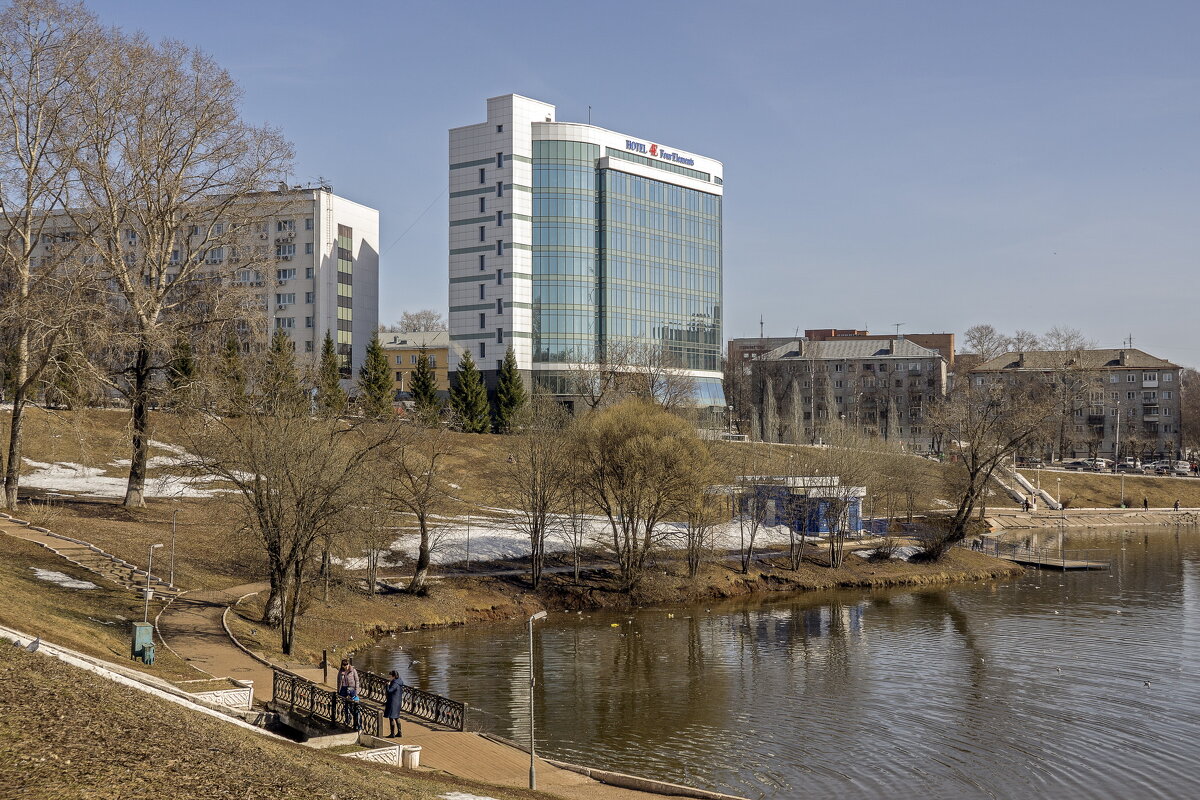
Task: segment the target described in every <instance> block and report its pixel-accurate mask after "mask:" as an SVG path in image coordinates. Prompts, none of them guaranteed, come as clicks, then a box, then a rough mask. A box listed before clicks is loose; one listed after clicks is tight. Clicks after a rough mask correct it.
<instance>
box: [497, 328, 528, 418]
mask: <svg viewBox="0 0 1200 800" xmlns="http://www.w3.org/2000/svg"><path fill="white" fill-rule="evenodd" d="M527 399H528V398H527V397H526V395H525V384H524V383H522V382H521V374H520V373H519V372H517V354H516V353H514V352H513V349H512V345H509V346H508V350H507V351H506V352H505V353H504V363H503V364H501V365H500V374H499V376H498V378H497V383H496V433H508V432H509V431H510V430H511V429H512V424H513V419H514V418H515V417H516V415H517V412H518V411H520V410H521V408H522V407H523V406H524V405H525V402H526V400H527Z"/></svg>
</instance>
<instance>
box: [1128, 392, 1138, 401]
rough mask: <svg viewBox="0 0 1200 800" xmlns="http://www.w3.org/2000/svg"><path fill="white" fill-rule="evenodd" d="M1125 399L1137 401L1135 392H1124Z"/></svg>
mask: <svg viewBox="0 0 1200 800" xmlns="http://www.w3.org/2000/svg"><path fill="white" fill-rule="evenodd" d="M1125 399H1126V400H1136V399H1137V392H1126V393H1125Z"/></svg>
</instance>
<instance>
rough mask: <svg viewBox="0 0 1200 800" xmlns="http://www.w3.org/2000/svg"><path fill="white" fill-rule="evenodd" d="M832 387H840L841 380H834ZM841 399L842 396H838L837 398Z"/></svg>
mask: <svg viewBox="0 0 1200 800" xmlns="http://www.w3.org/2000/svg"><path fill="white" fill-rule="evenodd" d="M833 388H835V389H840V388H842V382H841V381H834V382H833ZM841 399H842V398H840V397H839V398H838V400H839V401H840V400H841Z"/></svg>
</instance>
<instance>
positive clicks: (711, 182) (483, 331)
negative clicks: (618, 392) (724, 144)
mask: <svg viewBox="0 0 1200 800" xmlns="http://www.w3.org/2000/svg"><path fill="white" fill-rule="evenodd" d="M723 175H724V169H723V167H722V165H721V162H719V161H715V160H713V159H710V158H705V157H703V156H699V155H696V154H694V153H689V152H685V151H682V150H677V149H675V148H674V147H665V146H663V145H661V144H659V143H657V142H655V141H654V140H651V139H644V138H640V137H634V136H630V135H627V134H623V133H615V132H613V131H609V130H605V129H604V128H599V127H596V126H593V125H585V124H580V123H568V122H557V121H556V120H555V109H554V106H552V105H549V104H548V103H542V102H539V101H537V100H531V99H529V98H527V97H521V96H519V95H511V94H510V95H503V96H501V97H493V98H491V99H489V100H488V101H487V120H486V121H485V122H480V123H477V124H474V125H468V126H466V127H462V128H454V129H452V130H451V131H450V237H449V239H450V241H449V249H450V256H449V265H450V275H449V277H450V284H449V300H450V343H451V347H450V369H451V370H454V369H456V368H457V365H458V360H459V358H460V356H461V353H462V352H463V351H465V350H468V349H469V350H470V351H471V354H472V356H473V357H474V360H475V362H476V364H477V365H478V366H479V368H480V369H481V370H482V371H483V373H484V376H485V378H486V379H487V380H488V383H489V385H490V386H494V384H495V377H496V371H497V370H498V369H499V366H500V362H501V361H502V360H503V358H504V353H505V350H506V349H507V348H508V347H509V346H510V345H511V346H512V347H513V350H514V352H515V354H516V357H517V364H518V367H519V369H520V370H521V371H522V374H523V375H525V376H526V378H527V380H528V382H529V383H530V384H532V385H536V386H540V387H542V388H544V389H546V390H548V391H551V392H553V393H554V394H557V395H559V396H561V397H563V398H564V400H565V401H566V402H568V403H570V402H571V401H570V395H571V381H570V374H571V369H572V365H575V364H580V363H584V364H586V363H597V362H601V363H603V362H605V361H606V353H607V354H608V356H609V358H608V359H607V361H609V362H610V363H611V361H613V360H614V358H615V357H614V356H613V354H614V353H616V352H621V351H622V350H623V349H627V346H628V345H633V346H635V347H646V348H654V349H658V348H661V349H662V350H663V351H666V352H667V353H668V354H669V357H670V360H671V361H672V363H674V364H677V365H678V366H679V367H680V368H681V369H683V370H685V371H686V372H687V373H688V375H689V376H690V377H691V378H692V380H693V382H694V385H695V387H696V403H697V405H699V406H706V407H719V408H721V409H723V408H724V406H725V398H724V393H723V391H722V387H721V378H722V374H721V371H720V370H721V347H722V336H721V291H722V288H721V273H722V263H721V216H722V208H721V198H722V193H723Z"/></svg>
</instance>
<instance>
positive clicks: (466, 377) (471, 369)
mask: <svg viewBox="0 0 1200 800" xmlns="http://www.w3.org/2000/svg"><path fill="white" fill-rule="evenodd" d="M450 409H451V410H452V411H453V412H454V416H455V418H456V421H457V423H458V427H459V429H460V430H461V431H462V432H463V433H487V431H488V429H489V428H490V427H491V419H490V417H491V415H490V414H489V413H488V397H487V389H485V388H484V386H483V376H482V375H480V374H479V370H478V369H476V368H475V361H474V360H473V359H472V358H471V351H470V350H464V351H463V354H462V357H461V358H459V360H458V371H457V372H456V373H455V382H454V386H453V387H451V389H450Z"/></svg>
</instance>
